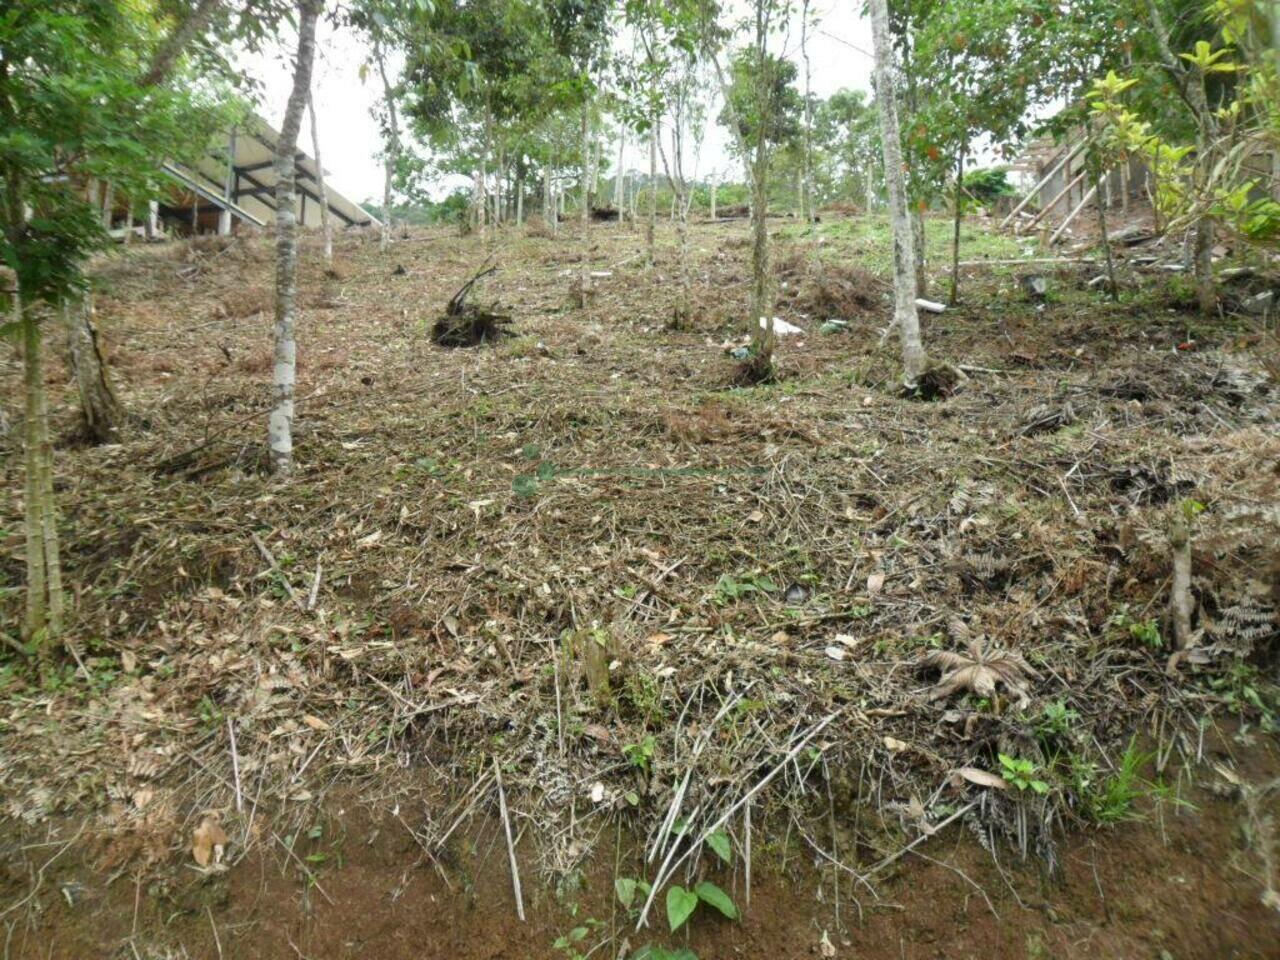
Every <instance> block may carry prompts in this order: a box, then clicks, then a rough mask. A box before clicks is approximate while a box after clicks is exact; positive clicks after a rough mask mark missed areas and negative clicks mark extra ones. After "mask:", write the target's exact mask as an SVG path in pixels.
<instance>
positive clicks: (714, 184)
mask: <svg viewBox="0 0 1280 960" xmlns="http://www.w3.org/2000/svg"><path fill="white" fill-rule="evenodd" d="M718 185H719V184H718V183H717V182H716V181H715V180H712V181H711V219H712V220H714V219H715V218H716V187H717V186H718Z"/></svg>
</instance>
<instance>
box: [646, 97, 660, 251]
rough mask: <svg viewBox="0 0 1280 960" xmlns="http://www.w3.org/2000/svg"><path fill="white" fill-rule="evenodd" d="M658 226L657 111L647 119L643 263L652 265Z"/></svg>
mask: <svg viewBox="0 0 1280 960" xmlns="http://www.w3.org/2000/svg"><path fill="white" fill-rule="evenodd" d="M657 225H658V111H657V110H656V109H655V110H654V111H653V113H652V115H651V116H650V117H649V221H648V223H646V224H645V227H644V252H645V261H646V263H648V265H649V266H651V267H652V266H653V264H654V239H653V238H654V233H655V231H656V230H657Z"/></svg>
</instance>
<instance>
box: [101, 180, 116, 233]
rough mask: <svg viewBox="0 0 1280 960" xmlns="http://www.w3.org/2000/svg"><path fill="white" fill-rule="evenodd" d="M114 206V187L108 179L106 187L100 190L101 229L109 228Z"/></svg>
mask: <svg viewBox="0 0 1280 960" xmlns="http://www.w3.org/2000/svg"><path fill="white" fill-rule="evenodd" d="M115 206H116V188H115V184H113V183H112V182H111V181H110V180H108V181H107V186H106V189H105V190H103V191H102V229H103V230H110V229H111V221H112V214H113V213H114V212H115Z"/></svg>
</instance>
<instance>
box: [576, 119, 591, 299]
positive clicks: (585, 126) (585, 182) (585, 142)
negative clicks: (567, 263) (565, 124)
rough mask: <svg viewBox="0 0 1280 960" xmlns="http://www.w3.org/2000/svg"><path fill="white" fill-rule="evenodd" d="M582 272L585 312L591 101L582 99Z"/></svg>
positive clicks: (588, 292)
mask: <svg viewBox="0 0 1280 960" xmlns="http://www.w3.org/2000/svg"><path fill="white" fill-rule="evenodd" d="M580 132H581V135H582V209H581V210H580V211H579V218H580V220H581V223H582V270H581V272H580V273H579V275H578V291H579V294H580V296H581V299H582V307H583V309H584V310H585V309H586V308H587V307H588V306H589V305H590V303H591V264H590V254H591V189H590V183H589V178H590V175H591V170H590V167H591V99H590V98H589V97H583V99H582V130H581V131H580Z"/></svg>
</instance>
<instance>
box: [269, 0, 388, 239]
mask: <svg viewBox="0 0 1280 960" xmlns="http://www.w3.org/2000/svg"><path fill="white" fill-rule="evenodd" d="M302 2H308V0H302ZM313 40H314V37H313ZM313 46H314V43H313ZM373 56H374V59H375V60H376V61H377V63H378V73H379V75H380V76H381V77H382V95H383V98H384V99H385V101H386V104H387V120H388V122H389V123H390V124H391V131H390V132H391V141H390V142H389V143H388V144H387V155H386V158H385V159H384V161H383V180H382V239H381V242H380V249H381V250H382V252H383V253H386V252H387V250H388V249H389V248H390V247H391V184H392V181H393V179H394V177H395V172H396V164H397V163H399V162H400V117H399V115H398V114H397V113H396V99H395V95H394V93H393V91H392V89H391V81H390V80H389V79H388V78H387V64H386V61H385V60H384V59H383V56H382V44H381V43H380V42H379V41H378V38H377V37H376V36H375V37H374V40H373ZM310 75H311V66H310V63H308V65H307V77H308V81H307V82H308V85H310ZM277 219H279V218H277Z"/></svg>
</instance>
